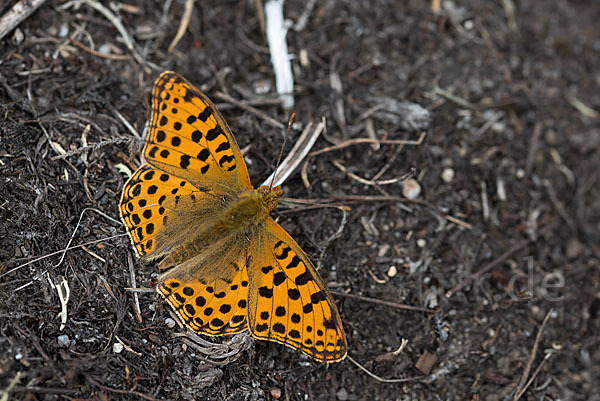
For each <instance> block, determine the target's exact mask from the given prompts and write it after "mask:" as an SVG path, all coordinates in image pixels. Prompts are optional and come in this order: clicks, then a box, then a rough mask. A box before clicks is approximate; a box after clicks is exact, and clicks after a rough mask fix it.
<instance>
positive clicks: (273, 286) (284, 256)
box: [248, 218, 348, 362]
mask: <svg viewBox="0 0 600 401" xmlns="http://www.w3.org/2000/svg"><path fill="white" fill-rule="evenodd" d="M256 237H257V240H256V241H255V244H254V248H253V253H252V255H253V260H252V265H253V266H252V267H251V268H250V269H249V270H248V275H249V281H250V290H249V299H248V301H249V309H248V324H249V327H250V331H251V332H252V335H253V336H254V337H256V338H259V339H264V340H270V341H276V342H278V343H281V344H284V345H286V346H288V347H291V348H295V349H298V350H300V351H302V352H304V353H305V354H307V355H309V356H310V357H312V358H314V359H316V360H318V361H322V362H336V361H340V360H342V359H344V358H345V356H346V352H347V348H348V346H347V343H346V335H345V334H344V329H343V328H342V323H341V320H340V316H339V314H338V311H337V308H336V306H335V304H334V302H333V299H332V298H331V294H329V291H327V288H326V286H325V283H324V282H323V279H322V278H321V277H320V276H319V273H317V271H316V269H315V267H314V266H313V264H312V263H311V262H310V260H309V259H308V256H306V254H305V253H304V251H302V249H301V248H300V247H299V246H298V244H297V243H296V241H294V240H293V239H292V237H290V236H289V234H288V233H287V232H286V231H285V230H284V229H283V228H282V227H281V226H280V225H278V224H277V223H276V222H275V221H273V220H272V219H270V218H268V219H267V220H266V221H265V223H264V226H263V227H262V228H260V229H259V230H257V234H256Z"/></svg>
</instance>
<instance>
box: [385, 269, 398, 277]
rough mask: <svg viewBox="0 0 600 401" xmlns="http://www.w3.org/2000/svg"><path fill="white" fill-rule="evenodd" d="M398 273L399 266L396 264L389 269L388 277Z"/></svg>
mask: <svg viewBox="0 0 600 401" xmlns="http://www.w3.org/2000/svg"><path fill="white" fill-rule="evenodd" d="M396 274H398V268H397V267H396V266H390V268H389V269H388V271H387V275H388V277H396Z"/></svg>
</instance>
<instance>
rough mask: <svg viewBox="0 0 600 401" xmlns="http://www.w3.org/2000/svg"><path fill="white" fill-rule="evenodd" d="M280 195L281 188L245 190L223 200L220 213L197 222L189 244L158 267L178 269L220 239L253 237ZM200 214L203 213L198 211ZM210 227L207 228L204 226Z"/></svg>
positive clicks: (175, 249) (176, 251) (183, 245)
mask: <svg viewBox="0 0 600 401" xmlns="http://www.w3.org/2000/svg"><path fill="white" fill-rule="evenodd" d="M282 194H283V190H282V189H281V187H275V188H269V187H266V186H263V187H260V188H259V189H250V190H245V191H243V192H241V193H239V194H237V195H234V199H229V198H227V197H225V196H224V197H223V199H222V202H221V203H222V205H223V207H222V208H221V209H216V210H214V211H213V212H212V213H213V215H212V216H211V218H210V219H207V218H205V219H203V220H202V221H201V222H200V227H199V230H198V231H199V233H198V234H197V235H195V236H193V237H192V238H191V240H189V241H187V242H185V243H183V244H181V245H178V246H176V247H175V248H174V249H173V250H171V252H170V254H169V256H168V257H167V258H165V259H164V260H163V261H162V262H161V263H160V265H159V267H160V268H161V269H167V268H169V267H172V266H176V265H179V264H181V263H183V262H185V261H186V260H188V259H190V258H192V257H194V256H196V255H198V254H199V253H200V252H202V250H204V249H206V248H207V247H208V246H211V245H214V244H218V243H219V242H220V240H222V239H226V240H227V239H229V240H231V239H232V238H247V239H248V240H249V239H250V238H252V237H254V232H255V231H256V230H257V229H258V228H259V226H260V225H262V224H264V221H265V220H266V219H267V218H268V217H269V213H270V212H271V210H273V209H275V208H276V207H277V198H279V197H280V196H281V195H282ZM200 212H201V213H202V212H203V211H202V210H200ZM207 222H208V224H211V223H212V225H211V226H207Z"/></svg>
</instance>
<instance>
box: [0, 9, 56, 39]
mask: <svg viewBox="0 0 600 401" xmlns="http://www.w3.org/2000/svg"><path fill="white" fill-rule="evenodd" d="M45 1H46V0H21V1H19V2H18V3H17V4H15V5H14V6H13V7H12V8H11V9H10V11H8V12H7V13H5V14H4V15H3V16H2V18H0V39H2V38H3V37H4V36H6V34H7V33H9V32H10V31H12V30H13V29H14V28H15V27H16V26H18V25H19V24H20V23H21V22H22V21H23V20H25V18H27V17H29V16H30V15H31V14H32V13H33V12H34V11H35V10H37V9H38V7H40V6H41V5H42V4H44V2H45Z"/></svg>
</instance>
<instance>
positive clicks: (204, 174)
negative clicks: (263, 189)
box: [143, 71, 251, 192]
mask: <svg viewBox="0 0 600 401" xmlns="http://www.w3.org/2000/svg"><path fill="white" fill-rule="evenodd" d="M143 153H144V158H145V159H146V161H147V162H148V163H149V164H151V165H152V166H154V167H156V168H158V169H159V170H163V171H165V172H168V173H171V174H173V175H176V176H178V177H181V178H183V179H186V180H188V181H190V182H192V183H199V184H200V185H201V186H207V187H209V188H221V189H222V192H232V189H233V192H239V191H238V189H240V188H241V189H250V188H251V185H250V178H249V176H248V170H247V169H246V164H245V163H244V158H243V156H242V154H241V152H240V149H239V147H238V145H237V143H236V141H235V138H234V137H233V134H232V133H231V130H230V129H229V126H228V125H227V123H226V122H225V120H224V119H223V117H222V116H221V114H220V113H219V111H218V110H217V109H216V107H215V105H214V104H213V103H212V102H211V101H210V100H209V99H208V97H206V95H204V94H203V93H202V92H200V91H199V90H198V89H196V88H195V87H194V86H193V85H192V84H190V83H189V82H188V81H186V80H185V78H183V77H182V76H180V75H179V74H176V73H174V72H172V71H167V72H163V73H162V74H161V75H160V77H159V78H158V79H157V80H156V83H155V84H154V89H153V91H152V115H151V117H150V125H149V130H148V138H147V140H146V144H145V146H144V152H143Z"/></svg>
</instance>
